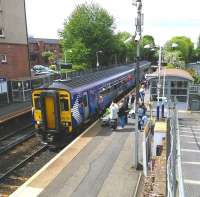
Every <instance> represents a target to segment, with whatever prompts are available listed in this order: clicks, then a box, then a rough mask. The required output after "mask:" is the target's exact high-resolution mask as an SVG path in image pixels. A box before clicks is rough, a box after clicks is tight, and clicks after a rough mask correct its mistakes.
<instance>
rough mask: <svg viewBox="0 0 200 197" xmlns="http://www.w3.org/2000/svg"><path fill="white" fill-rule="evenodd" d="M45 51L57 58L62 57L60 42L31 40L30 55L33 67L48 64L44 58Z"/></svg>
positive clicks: (54, 40)
mask: <svg viewBox="0 0 200 197" xmlns="http://www.w3.org/2000/svg"><path fill="white" fill-rule="evenodd" d="M45 51H51V52H53V53H54V54H55V58H56V59H59V58H60V56H61V49H60V46H59V40H58V39H45V38H29V53H30V64H31V66H34V65H45V64H47V63H46V62H45V61H44V59H43V58H42V53H43V52H45Z"/></svg>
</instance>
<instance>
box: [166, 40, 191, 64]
mask: <svg viewBox="0 0 200 197" xmlns="http://www.w3.org/2000/svg"><path fill="white" fill-rule="evenodd" d="M173 43H176V44H177V47H176V48H172V44H173ZM193 49H194V44H193V43H192V41H191V40H190V38H187V37H185V36H176V37H173V38H172V39H171V40H170V41H168V42H167V43H166V44H165V50H166V51H169V52H172V51H179V52H180V55H179V58H180V59H181V60H183V61H185V62H186V63H187V62H189V61H190V60H191V59H192V52H193Z"/></svg>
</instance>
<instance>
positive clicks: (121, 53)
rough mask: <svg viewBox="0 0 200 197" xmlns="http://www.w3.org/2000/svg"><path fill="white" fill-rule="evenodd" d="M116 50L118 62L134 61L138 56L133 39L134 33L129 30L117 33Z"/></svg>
mask: <svg viewBox="0 0 200 197" xmlns="http://www.w3.org/2000/svg"><path fill="white" fill-rule="evenodd" d="M114 50H115V51H114V53H115V55H116V57H117V60H118V63H128V62H131V61H132V62H133V60H134V57H135V56H136V46H135V43H134V42H133V40H132V35H131V34H130V33H128V32H119V33H117V34H116V36H115V46H114Z"/></svg>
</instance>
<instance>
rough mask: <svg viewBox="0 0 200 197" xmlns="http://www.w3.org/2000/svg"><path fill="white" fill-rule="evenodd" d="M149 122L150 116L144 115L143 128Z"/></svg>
mask: <svg viewBox="0 0 200 197" xmlns="http://www.w3.org/2000/svg"><path fill="white" fill-rule="evenodd" d="M147 122H148V118H147V116H146V115H144V116H143V117H142V129H144V128H145V126H146V124H147Z"/></svg>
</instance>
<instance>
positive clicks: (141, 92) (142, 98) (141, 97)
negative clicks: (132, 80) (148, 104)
mask: <svg viewBox="0 0 200 197" xmlns="http://www.w3.org/2000/svg"><path fill="white" fill-rule="evenodd" d="M139 96H140V100H141V102H142V103H144V96H145V91H144V85H141V87H140V90H139Z"/></svg>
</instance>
